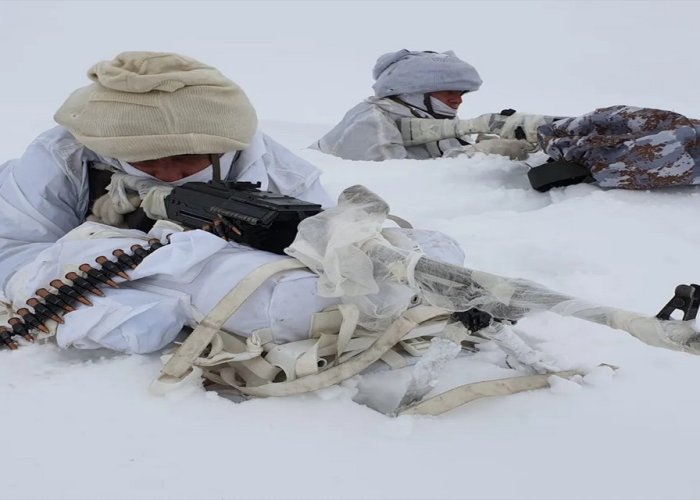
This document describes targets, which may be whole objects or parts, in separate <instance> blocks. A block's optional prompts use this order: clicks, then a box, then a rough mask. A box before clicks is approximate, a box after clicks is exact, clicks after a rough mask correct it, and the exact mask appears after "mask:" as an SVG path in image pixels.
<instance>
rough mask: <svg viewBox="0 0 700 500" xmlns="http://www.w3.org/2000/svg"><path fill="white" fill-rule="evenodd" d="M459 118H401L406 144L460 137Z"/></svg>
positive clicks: (413, 144) (400, 125) (414, 144)
mask: <svg viewBox="0 0 700 500" xmlns="http://www.w3.org/2000/svg"><path fill="white" fill-rule="evenodd" d="M458 125H459V120H436V119H432V118H401V121H400V122H399V128H400V129H401V138H402V139H403V144H404V146H416V145H418V144H427V143H428V142H435V141H440V140H442V139H450V138H454V137H459V136H460V135H463V134H460V133H459V132H458V130H457V128H458Z"/></svg>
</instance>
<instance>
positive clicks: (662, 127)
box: [538, 106, 700, 189]
mask: <svg viewBox="0 0 700 500" xmlns="http://www.w3.org/2000/svg"><path fill="white" fill-rule="evenodd" d="M698 130H700V120H693V119H690V118H687V117H685V116H683V115H680V114H678V113H674V112H672V111H666V110H661V109H651V108H638V107H633V106H612V107H609V108H600V109H597V110H595V111H593V112H592V113H588V114H585V115H582V116H579V117H576V118H565V119H561V120H558V121H555V122H553V123H550V124H546V125H543V126H541V127H539V129H538V140H539V144H540V146H541V147H542V150H543V151H544V152H545V153H547V154H548V155H549V156H550V157H551V158H552V159H554V160H564V161H567V162H575V163H579V164H581V165H583V166H585V167H586V168H588V170H589V171H590V174H591V176H592V178H593V179H594V180H595V181H596V182H597V183H598V184H599V185H600V186H602V187H611V188H622V189H650V188H659V187H669V186H685V185H691V184H700V166H699V165H698V162H700V143H699V142H698Z"/></svg>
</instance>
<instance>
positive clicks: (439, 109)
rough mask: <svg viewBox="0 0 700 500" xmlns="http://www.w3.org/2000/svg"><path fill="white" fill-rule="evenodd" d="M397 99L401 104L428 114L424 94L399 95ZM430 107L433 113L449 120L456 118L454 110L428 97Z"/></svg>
mask: <svg viewBox="0 0 700 500" xmlns="http://www.w3.org/2000/svg"><path fill="white" fill-rule="evenodd" d="M398 97H399V99H401V100H402V101H403V102H405V103H407V104H410V105H411V106H413V107H414V108H418V109H420V110H421V111H425V112H426V113H428V110H427V109H425V94H399V96H398ZM430 105H431V106H432V107H433V112H435V113H438V114H441V115H445V116H449V117H451V118H454V117H455V116H457V110H456V109H454V108H451V107H449V106H448V105H447V104H445V103H444V102H442V101H440V100H438V99H435V98H434V97H432V96H431V97H430Z"/></svg>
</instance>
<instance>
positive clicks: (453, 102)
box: [430, 90, 464, 109]
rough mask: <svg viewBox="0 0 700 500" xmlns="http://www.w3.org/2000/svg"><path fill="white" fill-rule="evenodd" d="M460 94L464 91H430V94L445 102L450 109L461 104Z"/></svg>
mask: <svg viewBox="0 0 700 500" xmlns="http://www.w3.org/2000/svg"><path fill="white" fill-rule="evenodd" d="M462 94H464V92H462V91H461V90H441V91H440V92H431V93H430V96H431V97H434V98H435V99H437V100H438V101H441V102H443V103H445V104H447V105H448V106H449V107H451V108H452V109H457V108H459V105H460V104H462Z"/></svg>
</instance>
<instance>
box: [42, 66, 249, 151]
mask: <svg viewBox="0 0 700 500" xmlns="http://www.w3.org/2000/svg"><path fill="white" fill-rule="evenodd" d="M88 77H89V78H90V79H91V80H93V81H94V82H95V83H93V84H91V85H89V86H87V87H83V88H80V89H78V90H76V91H75V92H73V94H71V96H70V97H69V98H68V99H67V100H66V102H65V103H63V105H62V106H61V107H60V108H59V110H58V111H57V112H56V114H55V115H54V119H55V120H56V121H57V122H58V123H59V124H60V125H63V126H64V127H66V128H67V129H68V130H69V131H70V132H71V133H72V134H73V135H74V136H75V138H76V139H77V140H78V141H80V142H81V143H82V144H84V145H85V146H87V147H88V148H89V149H92V150H93V151H95V152H97V153H99V154H101V155H103V156H108V157H112V158H117V159H119V160H123V161H127V162H135V161H143V160H153V159H157V158H164V157H166V156H175V155H181V154H207V153H226V152H228V151H233V150H240V149H245V148H246V147H248V145H249V144H250V141H251V139H252V137H253V134H254V133H255V130H256V128H257V118H256V115H255V110H254V109H253V106H252V105H251V103H250V101H249V100H248V98H247V97H246V95H245V93H244V92H243V90H242V89H241V88H240V87H239V86H238V85H236V84H235V83H234V82H232V81H231V80H229V79H228V78H226V77H225V76H224V75H222V74H221V73H220V72H219V71H218V70H217V69H216V68H213V67H211V66H207V65H205V64H202V63H200V62H198V61H196V60H194V59H191V58H189V57H185V56H181V55H178V54H171V53H163V52H123V53H121V54H119V55H118V56H117V57H116V58H115V59H114V60H112V61H102V62H99V63H97V64H96V65H94V66H93V67H92V68H90V70H89V71H88Z"/></svg>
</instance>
